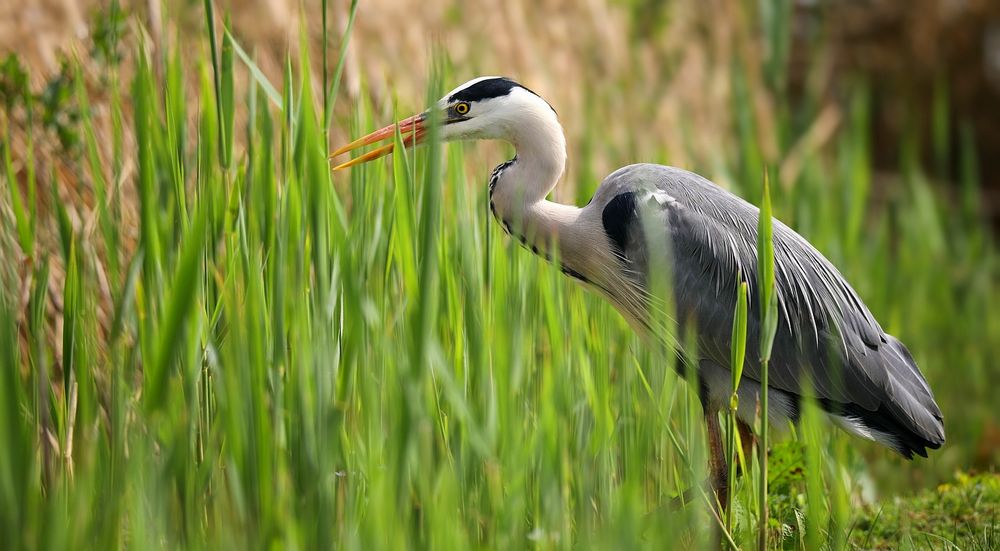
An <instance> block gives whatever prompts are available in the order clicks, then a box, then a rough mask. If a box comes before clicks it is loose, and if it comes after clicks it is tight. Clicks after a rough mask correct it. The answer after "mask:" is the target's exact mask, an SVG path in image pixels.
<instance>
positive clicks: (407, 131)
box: [330, 113, 427, 170]
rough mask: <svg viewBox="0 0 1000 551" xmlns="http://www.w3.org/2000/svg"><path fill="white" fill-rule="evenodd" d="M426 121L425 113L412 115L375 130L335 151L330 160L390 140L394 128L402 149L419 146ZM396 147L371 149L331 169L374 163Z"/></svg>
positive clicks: (392, 145) (425, 129)
mask: <svg viewBox="0 0 1000 551" xmlns="http://www.w3.org/2000/svg"><path fill="white" fill-rule="evenodd" d="M426 119H427V114H426V113H421V114H419V115H414V116H412V117H409V118H405V119H403V120H401V121H399V122H397V123H396V124H390V125H389V126H386V127H385V128H383V129H381V130H376V131H375V132H372V133H371V134H368V135H367V136H363V137H361V138H358V139H356V140H354V141H353V142H351V143H349V144H347V145H345V146H343V147H341V148H340V149H337V150H336V151H334V152H333V153H331V154H330V158H331V159H332V158H334V157H337V156H338V155H342V154H344V153H347V152H348V151H354V150H355V149H358V148H359V147H364V146H366V145H371V144H373V143H378V142H381V141H383V140H386V139H392V138H393V137H394V136H395V135H396V128H397V127H398V128H399V134H400V135H401V136H402V137H403V147H410V146H411V145H416V144H419V143H420V142H422V141H423V139H424V136H425V135H426V134H427V126H426V125H425V124H424V121H425V120H426ZM395 147H396V144H395V143H389V144H386V145H383V146H381V147H378V148H376V149H373V150H371V151H369V152H368V153H365V154H364V155H361V156H359V157H355V158H353V159H351V160H349V161H347V162H345V163H342V164H339V165H337V166H335V167H333V169H334V170H340V169H342V168H349V167H352V166H354V165H359V164H361V163H367V162H368V161H374V160H375V159H378V158H380V157H385V156H386V155H388V154H390V153H392V150H393V149H394V148H395Z"/></svg>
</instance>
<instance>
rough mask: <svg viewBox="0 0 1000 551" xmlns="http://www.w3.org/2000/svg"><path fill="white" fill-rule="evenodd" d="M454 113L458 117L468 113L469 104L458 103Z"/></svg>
mask: <svg viewBox="0 0 1000 551" xmlns="http://www.w3.org/2000/svg"><path fill="white" fill-rule="evenodd" d="M455 112H456V113H458V114H459V115H464V114H466V113H468V112H469V104H468V103H466V102H464V101H463V102H462V103H459V104H457V105H455Z"/></svg>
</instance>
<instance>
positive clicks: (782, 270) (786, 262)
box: [334, 77, 944, 458]
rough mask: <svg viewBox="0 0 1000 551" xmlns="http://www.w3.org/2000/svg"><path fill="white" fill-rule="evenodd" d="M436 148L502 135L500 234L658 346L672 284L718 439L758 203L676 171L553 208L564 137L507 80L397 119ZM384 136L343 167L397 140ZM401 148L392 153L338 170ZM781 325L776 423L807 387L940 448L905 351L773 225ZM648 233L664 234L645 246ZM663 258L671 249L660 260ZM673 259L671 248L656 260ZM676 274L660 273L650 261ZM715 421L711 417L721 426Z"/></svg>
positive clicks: (493, 197)
mask: <svg viewBox="0 0 1000 551" xmlns="http://www.w3.org/2000/svg"><path fill="white" fill-rule="evenodd" d="M431 116H438V117H441V126H440V129H439V135H440V137H441V139H442V140H446V141H448V140H462V139H496V140H503V141H507V142H509V143H511V144H512V145H513V146H514V148H515V149H516V152H517V153H516V156H515V157H514V158H512V159H510V160H508V161H506V162H504V163H502V164H500V165H499V166H497V167H496V168H495V169H494V171H493V173H492V175H491V177H490V180H489V194H490V209H491V211H492V213H493V216H494V217H495V218H496V219H497V221H498V222H499V223H500V225H501V226H503V228H504V230H505V231H506V232H507V233H509V234H511V235H512V236H513V237H515V238H516V239H518V240H519V241H521V242H522V243H523V244H524V245H525V246H526V247H528V248H530V249H531V250H532V251H534V252H535V253H536V254H539V255H542V256H544V257H546V258H552V257H553V255H554V251H555V250H556V249H557V250H558V262H559V263H560V264H561V268H562V270H563V272H565V273H566V274H568V275H569V276H571V277H573V278H575V279H577V280H579V281H581V282H582V283H584V284H585V285H586V286H588V287H590V288H592V289H594V290H596V291H597V292H599V293H601V294H602V295H603V296H604V297H605V298H607V300H609V301H610V302H611V303H612V304H613V305H614V306H615V308H616V309H617V310H618V311H619V312H621V313H622V315H623V316H624V317H625V318H626V319H627V320H628V321H629V322H630V324H631V325H632V326H633V327H635V328H636V329H637V330H639V331H642V332H643V333H647V334H650V333H652V334H651V335H649V336H652V337H653V338H656V337H665V335H660V334H658V333H657V331H659V330H658V329H657V328H656V327H655V326H654V325H652V324H651V322H650V319H651V317H650V312H651V308H655V307H656V305H655V303H654V300H655V299H654V298H653V297H652V296H651V292H650V287H651V283H652V282H654V281H655V280H656V278H666V277H669V278H670V283H671V288H672V292H673V304H674V307H675V309H676V310H675V311H674V312H671V313H670V314H671V315H673V316H674V317H675V318H676V319H677V320H678V322H679V326H680V330H681V331H682V332H689V331H693V332H694V335H695V336H696V339H697V340H696V342H697V345H698V346H697V353H698V357H697V358H695V359H694V360H696V367H697V376H698V381H697V384H698V389H699V395H700V397H701V399H702V402H703V405H704V406H705V411H706V419H707V420H708V421H709V427H710V432H711V428H712V424H713V422H712V419H711V418H710V417H714V416H715V414H716V412H717V411H718V410H719V409H720V408H721V407H723V405H724V404H726V405H728V403H729V396H730V394H731V384H732V383H731V380H732V377H731V374H730V371H729V362H730V360H729V354H730V341H731V332H732V322H733V315H734V310H735V301H736V290H737V286H738V284H739V282H740V281H746V282H747V283H748V285H749V287H750V293H749V296H751V297H755V296H758V295H757V292H756V286H757V262H756V258H757V251H756V243H757V221H758V216H759V212H758V209H757V208H756V207H754V206H753V205H751V204H750V203H748V202H746V201H744V200H743V199H741V198H739V197H737V196H736V195H734V194H732V193H730V192H729V191H727V190H725V189H723V188H721V187H719V186H717V185H715V184H713V183H712V182H710V181H708V180H707V179H705V178H703V177H701V176H699V175H697V174H694V173H692V172H688V171H685V170H682V169H679V168H673V167H669V166H663V165H654V164H635V165H629V166H626V167H624V168H621V169H619V170H617V171H615V172H614V173H612V174H611V175H609V176H608V177H607V178H605V179H604V181H603V182H602V183H601V185H600V187H599V188H598V189H597V191H596V193H595V194H594V197H593V199H592V200H591V201H590V202H589V203H588V204H587V205H586V206H584V207H582V208H581V207H576V206H572V205H563V204H560V203H555V202H552V201H549V200H547V199H546V197H547V196H548V194H549V193H550V192H551V191H552V189H553V188H554V187H555V185H556V183H557V182H558V181H559V178H560V177H561V176H562V174H563V172H564V169H565V164H566V141H565V137H564V134H563V130H562V127H561V125H560V123H559V120H558V117H557V115H556V112H555V110H554V109H553V108H552V107H551V106H550V105H549V104H548V103H547V102H546V101H545V100H543V99H542V98H541V97H539V96H538V95H537V94H535V93H534V92H532V91H530V90H529V89H527V88H525V87H523V86H521V85H519V84H517V83H516V82H514V81H512V80H510V79H506V78H502V77H482V78H478V79H475V80H472V81H469V82H467V83H465V84H463V85H462V86H459V87H458V88H456V89H455V90H453V91H452V92H450V93H449V94H447V95H446V96H445V97H443V98H442V99H441V100H440V101H439V102H438V103H437V104H436V105H435V106H434V107H432V108H431V109H430V110H428V111H427V112H425V113H423V114H421V115H417V116H415V117H411V118H409V119H406V120H404V121H401V122H400V123H398V128H399V130H400V132H401V133H402V134H403V135H404V136H406V139H405V140H404V144H405V145H410V144H413V143H419V142H420V141H421V139H422V138H423V137H424V135H425V132H426V129H425V124H426V121H427V119H428V118H429V117H431ZM395 128H396V126H390V127H387V128H385V129H382V130H380V131H377V132H374V133H372V134H370V135H368V136H366V137H364V138H361V139H359V140H357V141H355V142H353V143H351V144H349V145H347V146H345V147H343V148H341V149H340V150H338V151H336V152H334V155H337V154H340V153H343V152H346V151H349V150H351V149H355V148H357V147H360V146H362V145H367V144H370V143H374V142H376V141H379V140H382V139H385V138H387V137H391V136H392V135H393V134H394V132H395ZM391 150H392V145H391V144H390V145H387V146H383V147H381V148H379V149H377V150H375V151H372V152H370V153H368V154H366V155H363V156H361V157H358V158H356V159H354V160H352V161H349V162H347V163H344V164H343V165H340V166H339V167H337V168H345V167H347V166H352V165H354V164H357V163H359V162H364V161H368V160H371V159H374V158H377V157H380V156H382V155H386V154H388V153H389V152H391ZM773 227H774V236H773V243H774V260H775V287H776V294H777V297H778V312H779V322H778V330H777V335H776V337H775V341H774V347H773V350H772V353H771V362H770V364H769V371H768V374H769V377H768V379H769V391H768V392H769V397H770V400H769V411H768V413H769V417H770V419H771V420H772V421H780V420H783V419H787V420H791V421H796V420H797V419H798V416H799V411H800V402H801V400H802V395H803V392H804V390H803V388H804V387H803V385H804V383H805V382H806V381H808V382H809V385H810V387H811V388H812V389H813V390H812V392H813V394H814V395H815V397H816V398H817V400H818V402H819V404H820V405H821V406H822V407H823V409H824V410H825V411H826V412H827V413H828V415H829V416H830V417H831V419H832V420H833V421H834V422H835V423H836V424H838V425H839V426H841V427H842V428H844V429H845V430H847V431H848V432H850V433H853V434H855V435H857V436H861V437H863V438H867V439H871V440H875V441H877V442H880V443H882V444H884V445H886V446H888V447H889V448H891V449H893V450H895V451H897V452H899V453H900V454H902V455H903V456H905V457H907V458H911V457H912V456H913V455H914V454H919V455H922V456H925V457H926V453H927V452H926V450H927V448H932V449H935V448H939V447H940V446H941V445H942V444H943V443H944V425H943V420H942V415H941V411H940V409H939V408H938V406H937V404H936V403H935V402H934V397H933V394H932V392H931V390H930V387H929V386H928V384H927V381H926V380H925V379H924V377H923V376H922V375H921V373H920V371H919V369H918V368H917V365H916V363H915V362H914V361H913V358H912V356H911V355H910V353H909V351H908V350H907V349H906V347H905V346H904V345H903V344H902V343H901V342H899V341H898V340H897V339H896V338H894V337H893V336H892V335H889V334H887V333H886V332H885V331H883V330H882V328H881V327H880V326H879V324H878V322H877V321H876V320H875V318H874V317H873V316H872V314H871V312H870V311H869V310H868V308H867V307H866V306H865V304H864V303H863V302H862V301H861V299H860V298H859V296H858V294H857V293H856V292H855V291H854V289H852V288H851V286H850V285H849V284H848V283H847V281H846V280H845V279H844V277H843V276H842V275H841V274H840V273H839V272H838V271H837V269H836V268H835V267H834V266H833V264H831V263H830V262H829V261H828V260H827V259H826V258H825V257H823V255H822V254H820V253H819V251H817V250H816V249H815V248H814V247H813V246H812V245H810V244H809V243H808V242H807V241H806V240H805V239H804V238H803V237H802V236H800V235H799V234H797V233H795V232H794V231H793V230H792V229H790V228H788V227H787V226H785V225H784V224H782V223H781V222H779V221H777V220H775V221H774V224H773ZM651 228H652V229H653V230H654V231H655V232H656V234H657V235H656V236H651V235H649V230H650V229H651ZM657 247H661V248H662V249H658V248H657ZM663 249H665V250H663ZM657 254H659V255H663V258H665V259H666V261H667V262H669V270H668V272H669V276H668V275H667V274H661V273H656V270H655V266H657V265H658V264H656V263H655V262H651V259H653V258H654V256H655V255H657ZM759 318H760V316H759V305H757V304H751V308H750V311H749V315H748V327H747V344H748V350H747V358H748V361H747V365H746V367H745V370H744V372H743V378H742V382H741V385H740V387H739V389H738V394H739V395H740V400H739V404H740V407H739V409H738V411H737V416H738V417H739V418H740V419H741V420H743V421H744V422H745V423H748V424H752V422H753V419H754V416H755V407H756V403H757V395H758V394H759V390H760V383H759V381H760V378H761V373H760V362H759V361H757V360H756V358H759V356H760V354H759V350H758V348H757V344H756V343H757V342H758V341H759V324H758V320H759ZM717 425H718V421H717V419H715V426H716V430H717Z"/></svg>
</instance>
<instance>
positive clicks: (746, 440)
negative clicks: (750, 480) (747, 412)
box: [736, 419, 757, 476]
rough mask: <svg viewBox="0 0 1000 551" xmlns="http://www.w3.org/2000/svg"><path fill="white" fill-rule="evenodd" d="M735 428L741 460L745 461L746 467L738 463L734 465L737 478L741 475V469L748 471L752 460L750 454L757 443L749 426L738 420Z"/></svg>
mask: <svg viewBox="0 0 1000 551" xmlns="http://www.w3.org/2000/svg"><path fill="white" fill-rule="evenodd" d="M736 428H737V429H738V430H739V432H740V446H741V447H742V448H743V460H744V461H746V465H744V464H742V463H740V462H739V461H737V463H736V475H737V476H739V475H741V474H743V469H749V466H750V460H751V459H752V458H753V456H752V455H750V454H751V453H752V452H753V446H754V444H755V443H756V442H757V437H755V436H754V434H753V429H752V428H750V425H748V424H746V423H744V422H743V421H741V420H739V419H737V420H736Z"/></svg>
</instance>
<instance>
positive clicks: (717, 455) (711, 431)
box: [705, 411, 729, 511]
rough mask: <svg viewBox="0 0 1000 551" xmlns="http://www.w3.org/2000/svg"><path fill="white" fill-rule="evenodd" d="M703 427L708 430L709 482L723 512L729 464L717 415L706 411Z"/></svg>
mask: <svg viewBox="0 0 1000 551" xmlns="http://www.w3.org/2000/svg"><path fill="white" fill-rule="evenodd" d="M705 426H706V428H707V429H708V470H709V482H710V483H711V484H712V489H713V490H714V491H715V496H716V497H717V498H718V500H719V508H720V510H721V511H725V510H726V509H728V508H729V464H728V463H727V462H726V450H725V447H723V445H722V428H721V427H720V426H719V415H718V413H716V412H715V411H711V412H709V411H706V412H705Z"/></svg>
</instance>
